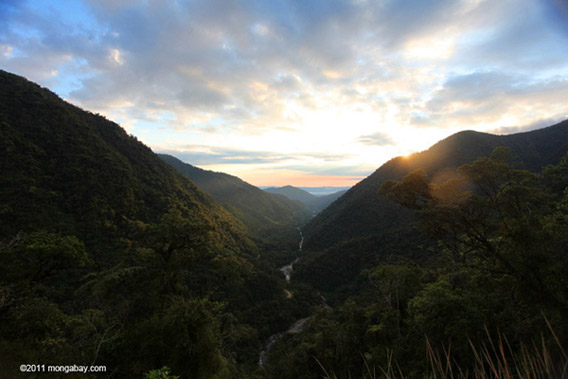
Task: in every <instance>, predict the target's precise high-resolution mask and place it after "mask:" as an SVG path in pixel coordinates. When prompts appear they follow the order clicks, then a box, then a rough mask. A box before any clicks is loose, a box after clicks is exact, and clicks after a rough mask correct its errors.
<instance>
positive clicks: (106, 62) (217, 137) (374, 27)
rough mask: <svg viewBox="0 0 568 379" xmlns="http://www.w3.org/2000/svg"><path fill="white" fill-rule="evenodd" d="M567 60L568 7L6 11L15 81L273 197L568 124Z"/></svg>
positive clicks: (4, 54)
mask: <svg viewBox="0 0 568 379" xmlns="http://www.w3.org/2000/svg"><path fill="white" fill-rule="evenodd" d="M567 46H568V2H567V1H566V0H499V1H496V0H436V1H434V0H406V1H403V0H398V1H395V0H376V1H371V0H346V1H338V0H325V1H324V0H321V1H320V0H318V1H307V0H303V1H283V0H275V1H260V0H256V1H246V0H241V1H226V0H208V1H200V0H192V1H182V0H177V1H174V0H172V1H157V0H96V1H95V0H90V1H89V0H84V1H81V0H41V1H40V0H2V1H1V2H0V68H2V69H4V70H7V71H10V72H14V73H16V74H19V75H23V76H25V77H27V78H28V79H30V80H33V81H36V82H38V83H40V84H41V85H43V86H46V87H48V88H50V89H52V90H53V91H55V92H56V93H58V94H59V95H60V96H61V97H63V98H64V99H66V100H68V101H70V102H72V103H74V104H77V105H79V106H81V107H83V108H85V109H88V110H90V111H93V112H98V113H101V114H104V115H106V116H107V117H108V118H110V119H112V120H114V121H116V122H118V123H119V124H121V125H122V126H123V127H124V128H125V129H127V130H128V132H129V133H132V134H134V135H136V136H137V137H138V138H139V139H140V140H142V141H143V142H144V143H146V144H147V145H149V146H150V147H151V148H152V149H153V150H155V151H159V152H168V153H171V154H173V155H176V156H178V157H179V158H181V159H182V160H185V161H186V162H188V163H192V164H195V165H198V166H200V167H203V168H206V169H212V170H216V171H224V172H228V173H230V174H233V175H237V176H239V177H241V178H243V179H245V180H247V181H249V182H251V183H252V184H255V185H259V186H271V185H284V184H293V185H298V186H319V185H321V186H326V185H332V186H333V185H336V186H345V185H352V184H354V183H356V182H357V181H358V180H360V179H361V178H363V177H365V176H366V175H368V174H370V173H371V172H373V171H374V170H375V169H376V168H377V167H379V166H380V165H381V164H382V163H384V162H385V161H386V160H388V159H390V158H392V157H394V156H396V155H404V154H408V153H411V152H414V151H419V150H424V149H426V148H427V147H429V146H430V145H431V144H433V143H435V142H436V141H438V140H439V139H441V138H444V137H446V136H448V135H450V134H452V133H455V132H457V131H460V130H464V129H473V130H479V131H489V132H494V133H511V132H519V131H524V130H530V129H535V128H538V127H543V126H547V125H551V124H553V123H555V122H557V121H560V120H563V119H566V118H568V102H567V101H566V99H568V48H567Z"/></svg>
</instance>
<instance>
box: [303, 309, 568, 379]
mask: <svg viewBox="0 0 568 379" xmlns="http://www.w3.org/2000/svg"><path fill="white" fill-rule="evenodd" d="M544 319H545V321H546V324H547V326H548V329H549V330H550V332H551V334H552V337H553V339H554V342H555V343H556V347H557V349H554V350H555V351H554V352H551V350H550V348H549V347H548V346H547V344H546V343H545V339H544V336H542V337H541V339H540V341H533V343H532V344H531V345H530V346H527V345H521V346H520V348H519V349H517V350H514V349H513V348H511V345H510V344H509V342H508V341H507V338H506V337H504V336H503V335H502V334H501V333H500V332H498V333H497V336H496V337H497V338H495V339H494V338H492V336H491V334H490V332H489V330H488V329H487V327H486V328H485V332H486V334H487V337H488V338H487V341H488V342H484V343H482V344H481V345H477V346H475V345H474V344H473V343H472V342H471V340H470V341H469V345H470V348H471V354H472V358H473V361H474V364H473V366H472V367H468V368H465V367H460V365H459V364H458V363H457V362H456V361H455V360H454V359H453V358H452V348H451V346H448V347H447V348H446V347H442V348H441V349H435V348H434V347H433V346H432V345H431V344H430V341H429V340H428V339H426V351H427V356H428V357H427V359H428V361H429V363H430V365H429V366H430V371H429V372H428V373H425V375H424V377H425V378H430V379H470V378H471V379H482V378H495V379H512V378H524V379H533V378H534V379H540V378H558V379H568V354H567V353H566V350H565V349H564V347H563V345H562V343H561V342H560V339H559V338H558V336H557V335H556V333H555V332H554V329H553V328H552V326H551V325H550V322H549V321H548V319H547V318H546V316H545V317H544ZM556 350H557V351H556ZM362 358H363V362H364V364H365V371H366V372H365V373H364V375H363V377H364V378H371V379H375V378H388V379H399V378H400V379H406V378H410V376H409V375H406V374H404V373H403V371H402V369H401V368H400V366H399V365H398V363H397V362H396V361H395V360H394V359H393V354H392V352H389V353H387V365H386V367H379V370H378V371H379V372H377V370H376V368H375V367H373V368H372V369H371V367H370V366H369V364H368V362H367V360H366V358H365V356H363V355H362ZM314 359H315V360H316V362H317V363H318V365H319V366H320V368H321V369H322V372H323V374H324V375H323V377H324V378H326V379H338V377H337V375H335V373H333V372H332V374H331V375H330V374H329V372H328V371H327V370H326V369H325V367H324V366H323V365H322V364H321V362H320V361H319V360H318V359H317V358H315V357H314ZM349 377H351V375H349Z"/></svg>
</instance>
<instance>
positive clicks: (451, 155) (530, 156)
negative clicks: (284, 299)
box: [304, 121, 568, 250]
mask: <svg viewBox="0 0 568 379" xmlns="http://www.w3.org/2000/svg"><path fill="white" fill-rule="evenodd" d="M497 146H507V147H509V148H510V149H511V151H512V153H513V154H515V155H517V156H519V158H520V159H521V161H522V162H524V165H525V167H526V168H527V169H529V170H532V171H539V170H540V169H541V168H542V167H544V166H546V165H547V164H555V163H558V162H559V160H560V159H561V158H562V156H563V154H564V153H565V152H566V150H568V121H564V122H562V123H560V124H557V125H554V126H551V127H548V128H545V129H540V130H536V131H532V132H527V133H519V134H513V135H506V136H497V135H491V134H487V133H479V132H473V131H465V132H460V133H457V134H455V135H452V136H450V137H448V138H446V139H445V140H443V141H440V142H438V143H437V144H435V145H434V146H432V147H431V148H430V149H428V150H426V151H423V152H421V153H416V154H413V155H411V156H409V157H398V158H394V159H392V160H390V161H389V162H387V163H385V164H384V165H383V166H381V167H380V168H379V169H377V170H376V171H375V172H374V173H373V174H372V175H370V176H369V177H368V178H366V179H364V180H363V181H361V182H360V183H358V184H357V185H355V186H354V187H353V188H351V189H350V190H349V191H348V192H347V193H346V194H345V195H343V196H342V197H341V198H339V199H338V200H337V201H335V202H334V203H333V204H331V205H330V206H329V207H328V208H326V209H325V210H324V211H322V212H321V213H320V214H318V215H317V216H316V217H315V218H314V219H313V220H312V221H311V222H310V223H309V224H308V225H307V226H306V227H305V233H304V234H305V235H306V245H305V246H306V248H307V249H312V250H313V249H322V248H327V247H330V246H332V245H333V244H335V243H337V242H340V241H346V240H349V239H352V238H358V237H368V236H372V235H377V234H382V233H384V231H385V230H389V229H392V228H393V227H398V226H400V225H404V224H406V223H407V222H408V219H409V217H410V212H408V211H406V210H404V209H403V208H401V207H400V206H398V205H397V204H394V203H393V202H390V201H388V200H386V199H384V198H381V197H378V196H376V194H377V191H378V189H379V188H380V187H381V185H382V184H383V183H385V182H386V181H387V180H389V179H395V180H400V179H401V178H402V177H403V176H405V175H406V174H408V173H409V172H411V171H412V170H415V169H418V168H420V169H423V170H424V171H425V172H426V173H427V174H428V175H429V176H430V177H432V178H434V180H435V181H439V180H443V179H444V178H447V175H451V173H452V172H453V171H455V169H456V168H457V167H459V166H461V165H463V164H466V163H471V162H473V161H474V160H475V159H477V158H478V157H480V156H484V155H488V154H490V153H491V151H492V150H493V149H494V148H495V147H497Z"/></svg>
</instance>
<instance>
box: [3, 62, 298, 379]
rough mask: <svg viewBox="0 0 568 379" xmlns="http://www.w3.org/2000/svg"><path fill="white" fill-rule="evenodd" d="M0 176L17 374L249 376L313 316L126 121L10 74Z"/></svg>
mask: <svg viewBox="0 0 568 379" xmlns="http://www.w3.org/2000/svg"><path fill="white" fill-rule="evenodd" d="M0 172H1V173H2V174H1V175H0V351H2V354H1V355H0V372H1V373H2V375H4V376H6V377H16V376H17V375H19V365H20V364H22V363H31V362H35V363H40V362H41V363H45V364H46V365H47V364H48V363H50V364H77V365H105V366H106V367H107V370H108V371H107V373H106V374H105V376H107V377H141V376H143V374H144V373H145V372H148V371H150V370H151V369H158V368H161V367H162V366H169V367H170V368H171V372H172V373H173V374H176V375H181V376H183V377H195V378H211V377H219V378H221V377H251V376H253V375H254V372H255V371H256V370H257V361H258V352H259V351H260V348H261V346H262V343H263V341H264V340H265V339H266V338H267V337H268V336H269V335H271V334H273V333H274V332H275V331H278V330H282V329H283V328H285V327H286V326H287V325H288V324H289V323H291V322H292V321H293V320H294V319H295V318H297V317H300V316H303V314H304V313H303V312H305V310H303V309H304V308H305V307H303V306H302V307H301V306H299V304H300V303H302V301H303V300H302V298H301V296H295V297H294V298H293V299H286V296H285V293H284V291H283V288H282V282H283V281H282V280H280V279H279V278H277V277H273V276H270V275H269V274H266V273H263V272H262V271H260V270H259V269H258V268H257V267H256V266H255V262H256V257H257V254H258V252H257V251H256V248H255V246H254V245H253V244H252V243H251V242H250V241H249V238H248V236H247V235H246V234H245V233H243V230H244V226H243V225H242V224H241V223H240V222H239V221H238V220H236V219H235V218H234V217H233V216H232V215H231V214H229V212H227V211H226V210H225V209H224V208H223V207H222V206H220V205H219V204H217V203H216V202H215V201H214V200H213V199H212V198H211V197H210V196H209V195H207V194H205V193H204V192H202V191H201V190H200V189H198V188H197V187H196V186H195V185H194V184H193V183H191V182H190V181H189V180H188V179H187V178H186V177H185V176H183V175H181V174H180V173H178V172H176V171H175V170H174V169H172V168H171V167H169V166H168V165H167V164H166V163H164V162H163V161H162V160H161V159H160V158H159V157H157V156H156V155H155V154H154V153H153V152H152V151H151V150H150V149H149V148H147V147H146V146H144V145H143V144H141V143H140V142H138V141H137V140H136V139H135V138H134V137H132V136H129V135H127V134H126V133H125V131H124V130H123V129H121V128H120V127H119V126H118V125H116V124H115V123H112V122H110V121H108V120H106V119H105V118H103V117H101V116H98V115H94V114H92V113H89V112H85V111H83V110H81V109H79V108H77V107H75V106H73V105H71V104H68V103H66V102H64V101H62V100H61V99H60V98H58V97H57V96H56V95H55V94H53V93H51V92H50V91H48V90H46V89H44V88H41V87H40V86H38V85H36V84H34V83H31V82H29V81H27V80H25V79H24V78H21V77H18V76H15V75H12V74H9V73H6V72H3V71H2V72H0ZM251 257H253V258H254V259H249V258H251ZM275 310H278V312H275Z"/></svg>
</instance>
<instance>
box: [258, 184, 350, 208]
mask: <svg viewBox="0 0 568 379" xmlns="http://www.w3.org/2000/svg"><path fill="white" fill-rule="evenodd" d="M264 190H265V191H266V192H270V193H276V194H280V195H284V196H286V197H287V198H289V199H291V200H296V201H299V202H301V203H302V204H304V205H305V206H306V207H308V209H309V210H310V211H312V212H314V213H317V212H320V211H321V210H323V209H325V208H326V207H327V206H328V205H329V204H331V203H333V202H334V201H335V200H336V199H337V198H339V197H340V196H341V195H343V194H344V193H345V192H347V190H342V191H337V192H334V193H331V194H328V195H324V196H315V195H312V194H311V193H309V192H308V191H306V190H303V189H301V188H297V187H293V186H284V187H269V188H265V189H264Z"/></svg>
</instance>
